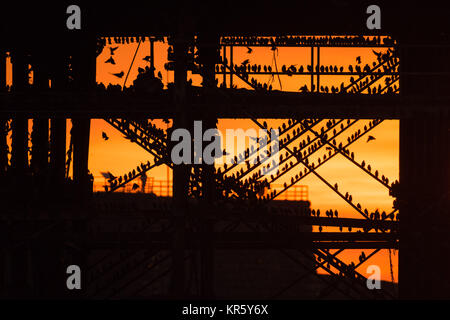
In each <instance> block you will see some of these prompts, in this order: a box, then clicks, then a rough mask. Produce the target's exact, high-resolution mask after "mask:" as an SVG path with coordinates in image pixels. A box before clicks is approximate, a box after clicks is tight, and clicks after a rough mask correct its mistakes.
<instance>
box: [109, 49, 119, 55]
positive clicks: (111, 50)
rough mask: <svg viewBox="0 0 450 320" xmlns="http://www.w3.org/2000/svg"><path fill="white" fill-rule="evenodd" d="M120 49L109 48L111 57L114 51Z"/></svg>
mask: <svg viewBox="0 0 450 320" xmlns="http://www.w3.org/2000/svg"><path fill="white" fill-rule="evenodd" d="M118 48H119V47H110V48H109V52H110V53H111V55H112V56H113V55H114V51H116V50H117V49H118Z"/></svg>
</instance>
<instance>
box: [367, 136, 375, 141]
mask: <svg viewBox="0 0 450 320" xmlns="http://www.w3.org/2000/svg"><path fill="white" fill-rule="evenodd" d="M372 140H375V137H374V136H368V137H367V142H369V141H372Z"/></svg>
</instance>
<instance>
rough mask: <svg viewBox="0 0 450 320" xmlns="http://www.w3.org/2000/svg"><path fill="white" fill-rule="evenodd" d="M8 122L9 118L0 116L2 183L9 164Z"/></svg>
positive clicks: (0, 177)
mask: <svg viewBox="0 0 450 320" xmlns="http://www.w3.org/2000/svg"><path fill="white" fill-rule="evenodd" d="M7 123H8V119H6V118H0V183H1V179H2V178H3V177H4V175H5V174H6V170H7V166H8V144H7V140H6V138H7V133H6V125H7Z"/></svg>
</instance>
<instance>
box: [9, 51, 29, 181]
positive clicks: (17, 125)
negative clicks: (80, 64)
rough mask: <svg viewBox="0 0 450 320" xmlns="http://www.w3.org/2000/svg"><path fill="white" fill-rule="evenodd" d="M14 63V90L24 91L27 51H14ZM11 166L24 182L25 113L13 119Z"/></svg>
mask: <svg viewBox="0 0 450 320" xmlns="http://www.w3.org/2000/svg"><path fill="white" fill-rule="evenodd" d="M12 63H13V83H12V86H13V90H14V91H17V92H23V91H24V90H27V89H28V87H29V82H28V64H27V60H26V57H25V53H24V52H22V51H14V52H13V53H12ZM11 148H12V150H11V166H12V168H13V170H14V173H15V174H16V177H17V180H16V182H17V184H18V185H21V184H22V183H23V182H24V177H25V172H26V170H27V168H28V121H27V119H26V118H25V117H24V116H23V115H16V116H15V117H14V118H13V121H12V145H11Z"/></svg>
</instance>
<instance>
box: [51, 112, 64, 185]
mask: <svg viewBox="0 0 450 320" xmlns="http://www.w3.org/2000/svg"><path fill="white" fill-rule="evenodd" d="M50 130H51V131H50V140H51V143H50V172H51V175H52V176H51V180H52V186H53V191H54V192H56V191H57V193H59V192H60V191H61V189H62V187H63V185H64V180H65V176H66V130H67V125H66V119H65V118H53V119H51V129H50Z"/></svg>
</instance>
